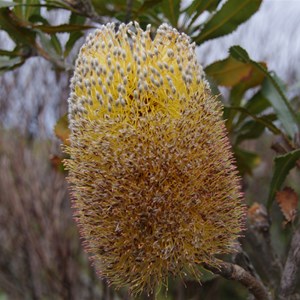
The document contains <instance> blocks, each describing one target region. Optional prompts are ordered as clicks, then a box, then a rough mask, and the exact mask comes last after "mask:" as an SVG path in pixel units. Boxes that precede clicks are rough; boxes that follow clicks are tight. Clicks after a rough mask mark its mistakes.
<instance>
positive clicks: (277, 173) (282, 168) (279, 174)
mask: <svg viewBox="0 0 300 300" xmlns="http://www.w3.org/2000/svg"><path fill="white" fill-rule="evenodd" d="M298 159H300V149H297V150H294V151H292V152H289V153H287V154H284V155H279V156H277V157H275V159H274V163H275V166H274V173H273V176H272V180H271V184H270V191H269V197H268V202H267V208H268V209H270V208H271V206H272V204H273V201H274V198H275V194H276V192H277V191H278V190H279V189H280V188H281V186H282V184H283V182H284V181H285V179H286V177H287V175H288V174H289V172H290V170H291V169H292V168H293V167H294V166H295V164H296V162H297V160H298Z"/></svg>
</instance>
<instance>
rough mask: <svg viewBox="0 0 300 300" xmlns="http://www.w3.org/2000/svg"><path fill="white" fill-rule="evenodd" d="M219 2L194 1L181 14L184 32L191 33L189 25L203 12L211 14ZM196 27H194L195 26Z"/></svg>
mask: <svg viewBox="0 0 300 300" xmlns="http://www.w3.org/2000/svg"><path fill="white" fill-rule="evenodd" d="M220 2H221V0H194V1H193V2H192V3H191V4H190V5H189V6H188V7H187V8H186V9H185V10H184V11H183V12H184V13H185V15H186V16H185V20H184V22H183V24H184V26H185V28H186V31H187V32H189V33H192V32H193V30H194V29H192V27H191V25H193V23H194V22H195V21H196V20H197V19H198V18H199V16H200V15H201V14H202V13H203V12H204V11H209V12H212V11H213V10H215V9H216V8H217V6H218V5H219V3H220ZM195 27H196V26H195Z"/></svg>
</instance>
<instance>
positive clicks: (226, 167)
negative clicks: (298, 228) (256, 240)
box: [66, 23, 244, 293]
mask: <svg viewBox="0 0 300 300" xmlns="http://www.w3.org/2000/svg"><path fill="white" fill-rule="evenodd" d="M221 115H222V113H221V105H220V104H219V103H218V102H217V101H216V99H215V98H214V97H213V96H212V95H211V94H210V90H209V87H208V84H207V82H206V81H205V79H204V74H203V71H202V68H201V66H200V65H199V64H198V63H197V60H196V55H195V45H194V44H191V43H190V39H189V38H188V36H186V35H185V34H183V33H179V32H178V31H177V30H176V29H173V28H171V27H169V26H168V25H166V24H163V25H161V26H160V27H159V28H158V30H157V32H156V34H155V36H154V37H152V33H151V31H150V26H148V27H147V30H146V31H143V30H142V29H141V28H140V27H139V25H138V24H137V23H135V24H134V25H133V24H132V23H131V24H127V25H125V24H121V25H120V26H119V28H118V30H116V28H115V26H114V24H108V25H106V26H102V27H101V28H100V29H98V30H96V31H95V32H94V33H93V34H91V35H90V36H89V37H88V38H87V41H86V43H85V44H84V45H83V47H82V48H81V50H80V54H79V56H78V59H77V62H76V68H75V73H74V76H73V78H72V81H71V94H70V98H69V121H70V129H71V136H70V143H71V145H70V146H69V147H68V148H67V152H68V153H69V154H70V157H71V158H70V159H69V160H67V161H66V166H67V168H68V170H69V182H70V183H71V189H72V196H73V206H74V208H75V218H76V221H77V223H78V226H79V228H80V232H81V236H82V238H83V239H84V245H85V248H86V251H87V252H88V253H90V254H91V259H92V261H93V263H94V265H95V267H96V269H97V271H98V272H99V275H100V276H101V277H104V278H106V279H107V280H108V281H109V282H110V283H112V284H114V285H115V286H117V287H123V286H128V287H129V289H130V291H131V292H133V293H139V292H141V291H142V290H146V291H148V292H153V289H154V287H155V286H157V285H160V284H164V283H166V280H167V276H168V274H174V275H178V276H184V275H185V274H186V273H187V272H190V273H192V274H194V275H195V276H196V277H198V278H199V276H200V274H199V270H198V265H199V264H201V263H207V264H213V265H215V264H216V262H215V261H216V260H215V258H214V257H215V255H218V254H224V253H230V252H232V251H234V246H235V240H236V238H237V237H238V236H239V232H240V231H241V229H242V224H243V216H244V209H243V205H242V204H241V199H240V198H241V197H240V191H239V190H240V187H239V178H238V177H237V172H236V170H235V168H234V166H233V164H232V154H231V152H230V146H229V142H228V139H227V137H226V132H225V129H224V122H223V121H222V119H221Z"/></svg>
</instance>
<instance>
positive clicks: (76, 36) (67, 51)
mask: <svg viewBox="0 0 300 300" xmlns="http://www.w3.org/2000/svg"><path fill="white" fill-rule="evenodd" d="M82 36H83V33H82V32H80V31H77V32H72V33H71V34H70V37H69V39H68V41H67V43H66V46H65V52H64V57H67V56H68V55H69V54H70V52H71V51H72V49H73V47H74V45H75V43H76V42H77V41H78V40H79V39H80V38H81V37H82Z"/></svg>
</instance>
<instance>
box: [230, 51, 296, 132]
mask: <svg viewBox="0 0 300 300" xmlns="http://www.w3.org/2000/svg"><path fill="white" fill-rule="evenodd" d="M229 53H230V55H231V56H232V57H233V58H235V59H237V60H239V61H241V62H243V63H245V64H247V65H248V64H249V63H251V64H252V65H253V66H254V67H256V68H257V69H258V70H260V71H261V72H263V73H264V74H265V75H266V78H265V79H264V83H263V87H262V90H261V93H262V94H263V96H264V97H265V98H267V99H268V100H269V102H270V103H271V105H272V106H273V108H274V110H275V111H276V113H277V114H278V118H279V119H280V121H281V123H282V125H283V127H284V128H285V130H286V133H287V134H288V135H289V136H290V137H291V138H294V136H295V134H296V133H297V132H298V128H297V127H299V120H298V117H297V115H296V113H295V111H294V110H293V108H292V107H291V105H290V103H289V100H288V99H287V97H286V96H285V93H284V87H283V85H282V84H281V83H280V81H279V79H278V78H277V77H276V76H275V74H271V73H270V72H268V70H267V69H266V67H265V66H264V65H262V64H259V63H257V62H256V61H253V60H252V59H251V58H250V57H249V55H248V53H247V51H246V50H245V49H243V48H242V47H240V46H233V47H231V48H230V50H229Z"/></svg>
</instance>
